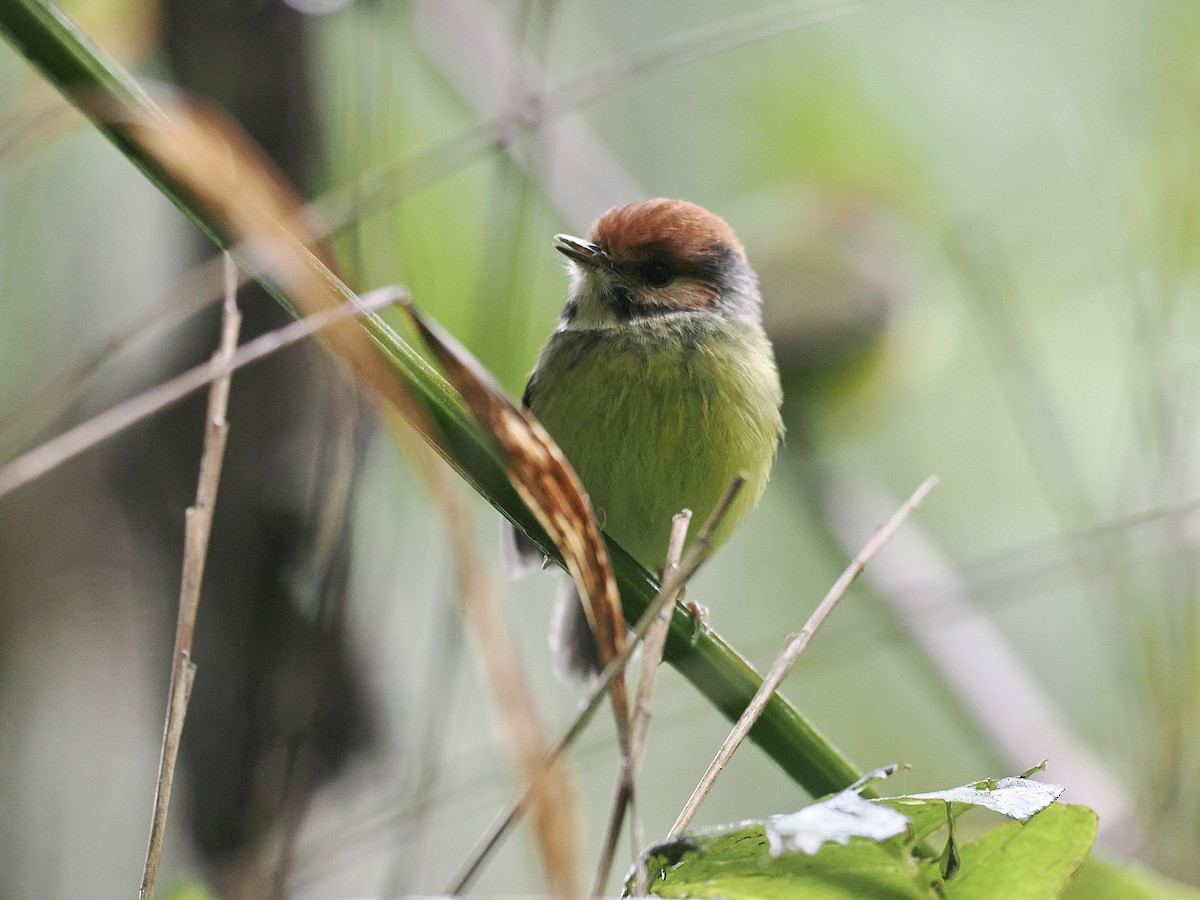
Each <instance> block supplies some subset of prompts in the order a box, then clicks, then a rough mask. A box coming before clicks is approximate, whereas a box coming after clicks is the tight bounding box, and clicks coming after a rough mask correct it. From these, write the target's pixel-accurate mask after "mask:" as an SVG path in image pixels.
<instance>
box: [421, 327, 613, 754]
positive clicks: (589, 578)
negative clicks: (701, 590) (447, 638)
mask: <svg viewBox="0 0 1200 900" xmlns="http://www.w3.org/2000/svg"><path fill="white" fill-rule="evenodd" d="M406 308H407V309H408V312H409V315H410V316H411V317H412V321H413V324H414V325H415V327H416V328H417V330H418V331H419V332H420V333H421V336H422V338H423V339H424V340H425V342H426V343H427V344H428V345H429V348H430V349H431V350H432V351H433V353H434V355H435V356H436V357H437V359H438V362H439V363H441V365H442V369H443V370H444V371H445V373H446V377H447V378H449V380H450V383H451V384H453V385H454V387H455V389H456V390H458V392H459V393H460V394H461V395H462V398H463V401H464V402H465V403H466V405H467V408H468V409H469V410H470V411H471V413H472V415H474V416H475V418H476V419H477V420H478V421H479V422H480V423H481V424H482V426H483V428H484V431H485V433H487V434H489V435H491V436H492V437H493V438H494V439H495V441H496V442H497V443H498V444H499V445H500V448H501V450H502V452H503V454H504V460H505V469H506V470H507V472H508V476H509V478H510V479H511V480H512V483H513V487H515V488H516V490H517V493H518V494H520V496H521V499H522V500H523V501H524V502H525V505H526V506H528V507H529V508H530V510H531V511H532V512H533V514H534V515H535V516H537V519H538V521H539V522H540V523H541V525H542V527H543V528H545V529H546V533H547V534H548V535H549V536H550V538H551V540H553V541H554V544H555V546H556V547H558V549H559V551H560V552H561V553H562V556H563V562H564V563H565V564H566V566H567V571H569V572H570V573H571V577H572V578H574V579H575V584H576V585H577V586H578V587H579V595H580V597H581V598H583V600H584V608H585V610H586V611H587V615H588V621H589V623H590V624H591V626H592V633H593V634H594V635H595V637H596V642H597V645H598V646H599V650H600V660H601V662H602V663H603V664H604V665H607V664H608V663H610V662H611V661H612V660H613V659H615V658H616V657H617V656H618V654H620V652H621V650H622V649H624V647H625V619H624V617H623V616H622V614H621V598H620V594H619V593H618V591H617V582H616V579H615V578H614V577H613V573H612V566H611V565H610V564H609V559H608V550H607V549H606V547H605V544H604V537H603V536H602V535H601V534H600V526H599V525H598V524H597V522H596V514H595V512H594V511H593V510H592V503H591V501H590V500H589V499H588V496H587V494H586V492H585V491H584V489H583V485H582V484H581V483H580V481H579V477H578V476H577V475H576V474H575V471H574V469H572V468H571V464H570V463H569V462H567V458H566V457H565V456H564V455H563V452H562V451H561V450H560V449H559V448H558V445H557V444H555V443H554V441H553V440H552V439H551V437H550V435H549V434H547V433H546V430H545V429H544V428H543V427H542V426H541V424H540V423H539V422H538V421H537V420H536V419H535V418H533V416H532V415H530V414H529V413H528V412H527V411H526V410H523V409H520V408H519V407H518V406H517V405H516V404H514V403H513V402H512V401H511V400H509V399H508V397H507V396H505V394H504V392H503V391H502V390H501V389H500V387H499V385H497V384H496V382H495V381H494V380H493V379H492V377H491V375H489V374H488V372H487V371H486V370H485V369H484V368H483V367H482V366H481V365H480V364H479V363H478V362H477V361H476V360H475V358H474V357H473V356H471V354H470V353H469V352H468V351H467V350H466V348H464V347H463V346H462V345H461V344H459V343H458V341H456V340H455V339H454V338H453V337H451V336H450V335H448V334H446V333H445V332H443V331H442V330H441V329H440V328H437V327H436V326H435V325H434V324H433V323H431V322H428V321H427V320H425V319H424V318H423V317H422V316H421V315H420V314H419V313H418V312H417V311H416V310H415V309H413V308H412V305H411V304H409V305H408V306H407V307H406ZM611 693H612V697H613V703H614V705H615V707H616V714H617V719H618V729H620V734H621V737H622V748H621V749H622V753H625V754H627V750H628V741H627V735H628V709H629V700H628V695H627V691H626V687H625V680H624V677H621V678H618V679H617V680H615V681H614V682H613V684H612V691H611Z"/></svg>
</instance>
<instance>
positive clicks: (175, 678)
mask: <svg viewBox="0 0 1200 900" xmlns="http://www.w3.org/2000/svg"><path fill="white" fill-rule="evenodd" d="M225 259H226V263H225V286H226V294H225V304H224V306H223V307H222V311H221V312H222V319H221V341H220V344H219V346H218V347H217V350H216V352H215V353H214V354H213V357H212V361H213V364H214V365H216V366H223V365H224V366H227V365H228V364H229V363H230V361H231V360H232V359H233V356H234V353H235V351H236V350H237V341H238V332H239V331H240V330H241V326H242V315H241V313H240V312H238V308H237V267H236V266H235V265H234V262H233V258H232V257H230V256H226V258H225ZM232 377H233V373H232V370H228V371H225V372H224V374H222V375H221V376H220V377H218V378H217V379H216V380H214V381H213V382H212V386H211V387H210V388H209V392H208V410H207V419H206V422H205V428H204V451H203V453H202V454H201V457H200V475H199V478H198V479H197V484H196V503H195V505H193V506H191V507H189V508H188V510H187V512H186V513H185V517H184V520H185V531H184V556H183V577H182V581H181V584H180V588H179V615H178V618H177V620H176V623H175V653H174V657H173V662H172V666H171V685H170V688H169V690H168V694H167V719H166V724H165V725H164V727H163V740H162V755H161V757H160V758H159V764H158V783H157V786H156V788H155V793H154V814H153V817H152V818H151V823H150V840H149V844H148V846H147V848H146V866H145V869H144V871H143V873H142V887H141V898H142V900H151V898H153V897H154V886H155V884H156V883H157V881H158V866H159V863H160V861H161V860H162V845H163V836H164V835H165V834H166V827H167V811H168V809H169V808H170V805H171V789H172V787H173V786H174V783H175V761H176V759H177V758H178V756H179V742H180V739H181V737H182V736H183V722H184V719H185V718H186V716H187V707H188V701H189V700H190V699H191V695H192V683H193V681H194V680H195V677H196V664H195V663H193V662H192V642H193V639H194V638H195V635H196V616H197V614H198V612H199V608H200V585H201V583H202V582H203V580H204V561H205V559H206V557H207V556H208V539H209V536H210V535H211V534H212V519H213V507H214V505H215V504H216V502H217V487H218V485H219V484H220V481H221V464H222V463H223V462H224V459H225V443H226V439H227V438H228V436H229V422H228V420H227V419H226V418H225V414H226V411H227V409H228V407H229V386H230V382H231V380H232Z"/></svg>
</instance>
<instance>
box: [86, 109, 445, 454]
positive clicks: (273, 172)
mask: <svg viewBox="0 0 1200 900" xmlns="http://www.w3.org/2000/svg"><path fill="white" fill-rule="evenodd" d="M158 110H159V111H158V113H156V114H145V113H140V112H137V111H134V110H131V109H107V108H105V109H98V110H93V113H94V114H96V115H98V116H101V117H103V118H105V119H107V120H108V121H111V122H113V123H114V124H115V125H118V126H119V127H120V129H121V131H122V133H123V134H124V135H125V136H126V137H127V138H128V139H129V140H131V141H133V142H135V143H136V144H138V145H139V146H140V147H141V148H142V150H143V151H145V152H146V153H147V154H148V155H150V156H152V157H153V158H154V159H155V160H156V161H157V163H158V164H159V165H160V166H161V167H162V169H163V170H164V171H166V172H167V173H169V175H170V177H171V178H172V179H173V180H174V181H175V182H176V184H177V185H178V186H179V187H180V188H181V189H182V190H183V191H184V192H186V193H187V194H189V195H190V196H191V197H192V198H194V199H195V200H196V202H197V203H198V204H199V205H200V206H202V207H203V208H204V209H205V210H206V211H207V212H208V213H209V214H210V215H211V217H212V218H213V219H215V220H216V221H219V222H220V223H222V227H223V232H224V233H223V234H222V235H221V237H222V238H224V239H225V240H227V241H231V242H235V245H234V247H233V250H232V252H233V254H234V256H235V257H238V258H239V259H240V260H241V261H242V262H243V264H244V265H246V266H247V267H248V268H249V269H250V270H251V271H254V272H257V273H259V274H260V275H264V276H266V277H267V278H268V279H269V280H270V281H272V282H274V283H275V284H277V285H279V286H280V287H281V288H282V289H283V291H284V293H285V294H286V295H287V297H288V299H290V300H291V301H292V302H293V303H294V304H295V305H296V306H297V307H298V311H299V312H301V313H303V314H312V313H315V312H320V311H323V310H326V309H329V308H330V307H334V306H338V305H340V304H342V303H347V302H352V301H353V300H354V292H353V291H351V290H350V288H348V287H347V286H346V285H345V284H343V283H342V281H341V280H340V278H339V277H338V276H337V274H336V266H335V264H334V260H333V256H332V253H331V251H330V249H329V244H328V241H327V239H326V237H325V235H327V233H328V232H327V230H326V229H324V228H323V227H321V226H320V223H319V222H317V220H316V218H315V216H314V215H313V213H312V211H311V209H310V208H309V207H308V206H306V205H305V203H304V201H303V199H302V198H301V197H300V195H299V194H297V193H296V191H295V190H294V189H293V188H292V187H291V185H290V184H288V182H287V180H286V179H285V178H284V177H283V176H282V175H281V174H280V173H279V172H278V170H277V169H276V167H275V166H274V164H272V163H271V161H270V160H269V159H267V158H266V157H265V156H264V155H263V153H262V151H261V150H259V148H258V147H257V146H256V145H255V144H254V143H253V142H252V141H251V140H250V139H249V138H248V137H246V135H245V134H244V133H243V132H242V131H241V129H240V128H239V127H238V125H237V123H236V122H234V121H233V120H231V119H230V118H229V117H228V116H226V115H225V114H224V113H222V112H220V111H219V110H217V109H215V108H213V107H210V106H206V105H204V104H202V103H198V102H194V101H187V102H183V101H171V102H165V101H159V105H158ZM323 340H324V342H325V343H326V344H328V345H329V347H330V349H331V350H333V352H334V354H335V356H337V357H338V358H339V359H341V360H342V361H343V362H345V363H346V364H347V365H349V366H350V368H351V369H352V370H353V372H354V374H355V375H356V376H357V377H358V378H359V380H360V381H362V382H363V383H364V384H365V385H366V386H367V387H368V388H370V390H371V391H372V392H373V394H375V395H376V396H377V397H378V398H380V399H382V400H384V401H386V403H387V404H389V405H390V406H392V407H394V408H395V409H397V410H398V411H399V412H400V413H401V414H402V415H403V416H404V417H405V418H406V419H408V420H409V421H410V422H411V423H412V424H413V425H414V427H416V428H417V429H418V430H419V431H420V432H421V433H422V434H423V435H424V436H425V437H426V439H427V440H429V441H430V443H432V444H433V445H434V446H435V447H437V448H439V450H442V451H443V452H446V451H445V450H444V448H443V447H442V443H443V442H442V438H441V436H440V435H439V434H438V432H437V430H436V429H435V428H433V427H431V426H430V424H429V423H428V420H427V417H426V416H425V412H424V410H423V409H422V408H421V406H420V405H419V404H418V403H417V402H416V401H415V400H414V399H413V398H412V396H411V394H410V393H409V391H408V390H407V388H406V387H405V386H404V382H403V381H402V379H401V377H400V375H399V373H398V372H397V371H396V369H395V367H394V366H392V365H391V363H389V362H388V360H387V359H386V358H385V357H384V356H383V355H382V354H381V353H380V352H379V350H378V348H377V347H375V346H374V344H373V343H372V341H371V338H370V337H369V335H368V334H367V333H366V332H365V331H364V330H363V328H361V327H360V326H359V324H358V323H356V322H353V321H350V320H349V319H347V320H344V321H340V322H337V323H335V324H334V325H331V326H330V327H329V328H328V329H326V330H325V331H324V332H323Z"/></svg>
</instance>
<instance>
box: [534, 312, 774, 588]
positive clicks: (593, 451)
mask: <svg viewBox="0 0 1200 900" xmlns="http://www.w3.org/2000/svg"><path fill="white" fill-rule="evenodd" d="M779 404H780V389H779V376H778V373H777V372H776V369H775V363H774V357H773V354H772V353H771V348H770V344H769V343H768V341H767V339H766V336H765V335H764V334H763V332H762V330H761V328H759V327H758V326H756V325H753V324H751V323H745V322H712V323H701V325H700V326H697V325H696V324H695V323H692V322H688V323H686V324H685V326H684V327H682V328H680V327H675V326H673V325H671V324H670V323H654V324H653V325H645V326H642V327H640V328H639V329H638V331H637V332H635V333H633V334H631V335H628V336H622V335H621V332H620V331H619V330H615V329H610V330H605V331H574V332H572V331H563V332H559V333H557V334H555V335H554V336H553V337H552V338H551V340H550V342H549V344H547V347H546V349H545V350H544V351H543V354H542V358H541V360H540V361H539V363H538V372H537V376H536V377H535V380H534V382H533V384H532V386H531V392H530V406H531V408H532V409H533V411H534V413H535V415H537V417H538V418H539V419H540V420H541V422H542V423H543V424H544V425H545V426H546V428H547V429H548V430H549V432H550V434H551V435H553V437H554V439H555V440H556V441H557V442H558V444H559V445H560V446H561V447H562V449H563V451H564V452H565V453H566V455H567V458H568V459H569V460H570V461H571V464H572V465H573V466H574V467H575V470H576V471H577V472H578V473H579V477H580V478H581V479H582V481H583V484H584V486H585V487H586V488H587V490H588V493H589V494H590V496H591V498H592V503H593V505H594V506H595V508H596V513H597V515H598V517H599V519H600V524H601V527H602V528H603V529H604V530H605V531H606V532H607V533H608V534H609V535H610V536H611V537H612V538H614V539H615V540H616V541H617V543H619V544H620V545H621V546H622V547H623V548H624V549H625V550H627V551H628V552H629V553H630V554H631V555H632V556H633V557H634V558H635V559H637V560H638V561H639V562H641V563H642V564H643V565H645V566H646V567H647V568H650V569H653V570H655V571H659V570H661V568H662V566H663V563H664V561H665V559H666V548H667V539H668V537H669V535H670V531H671V517H672V516H673V515H675V513H677V512H679V511H680V510H681V509H684V508H687V509H690V510H692V512H693V514H694V519H693V526H692V530H691V532H690V533H691V534H692V535H694V534H695V533H696V531H697V530H698V528H699V527H700V524H701V523H702V522H703V521H704V520H705V519H706V518H707V517H708V515H709V514H710V513H711V512H712V510H713V508H714V506H715V505H716V503H717V501H718V500H719V499H720V497H721V495H722V493H723V492H724V491H725V489H726V488H727V487H728V485H729V483H730V481H731V480H732V479H733V477H734V475H735V474H736V473H737V472H739V471H745V472H746V473H747V475H748V476H749V479H748V482H747V484H746V486H745V488H744V489H743V490H742V492H741V494H740V495H739V497H738V499H737V500H736V501H735V503H734V505H733V506H732V507H731V509H730V511H729V513H728V515H727V516H726V517H725V519H724V520H723V522H722V526H721V528H720V530H719V531H718V532H717V534H716V536H715V541H714V546H715V545H716V544H719V543H720V542H721V541H723V540H724V539H725V538H726V537H727V536H728V535H729V532H730V531H731V530H732V529H733V527H734V526H735V525H736V524H737V523H738V522H739V521H740V520H741V519H742V518H743V517H744V516H745V515H746V513H747V512H749V511H750V509H751V508H752V507H753V506H754V504H755V503H756V502H757V501H758V498H759V497H760V496H761V494H762V491H763V488H764V487H765V486H766V482H767V476H768V475H769V474H770V470H771V466H772V463H773V461H774V458H775V449H776V446H777V444H778V440H779V435H780V433H781V430H782V425H781V421H780V417H779Z"/></svg>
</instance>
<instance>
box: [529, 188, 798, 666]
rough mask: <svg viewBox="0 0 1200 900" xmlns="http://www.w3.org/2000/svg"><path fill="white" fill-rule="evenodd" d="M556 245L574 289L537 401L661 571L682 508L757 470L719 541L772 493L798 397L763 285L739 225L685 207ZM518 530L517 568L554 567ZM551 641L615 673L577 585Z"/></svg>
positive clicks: (603, 221) (643, 206)
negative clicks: (769, 324) (780, 357)
mask: <svg viewBox="0 0 1200 900" xmlns="http://www.w3.org/2000/svg"><path fill="white" fill-rule="evenodd" d="M555 249H556V250H558V252H559V253H561V254H563V255H564V256H565V257H566V258H567V260H568V263H567V268H568V271H569V274H570V278H571V283H570V289H569V291H568V294H567V302H566V306H565V307H564V308H563V312H562V315H561V317H560V318H559V321H558V326H557V327H556V328H555V330H554V333H553V334H551V335H550V338H549V340H548V341H547V342H546V345H545V346H544V347H543V348H542V351H541V354H540V356H539V357H538V361H537V365H536V367H535V368H534V371H533V374H532V375H531V376H530V379H529V384H528V385H527V386H526V388H525V394H524V396H523V398H522V402H523V404H524V405H525V406H526V407H528V408H529V409H530V410H532V411H533V413H534V415H535V416H536V417H537V418H538V419H539V420H540V421H541V423H542V424H543V425H544V426H545V428H546V430H547V431H549V433H550V435H551V436H552V437H553V438H554V440H555V441H556V442H557V443H558V445H559V446H560V447H561V448H562V450H563V452H564V453H565V454H566V456H567V459H569V460H570V461H571V465H572V466H574V468H575V471H576V472H577V473H578V475H579V478H580V480H581V481H582V482H583V485H584V487H585V488H586V489H587V492H588V494H589V496H590V497H591V500H592V505H593V506H594V508H595V510H596V515H597V518H598V519H599V522H600V526H601V528H603V529H604V531H605V532H606V533H607V534H608V535H609V536H610V537H611V538H613V539H614V540H615V541H616V542H617V543H618V544H620V545H621V547H622V548H624V549H625V550H626V551H627V552H628V553H629V554H630V555H631V556H633V558H634V559H636V560H637V561H638V562H640V563H641V564H642V565H644V566H645V567H646V568H648V569H650V570H651V571H653V572H656V573H658V574H660V575H661V573H662V570H663V567H664V565H665V563H666V554H667V542H668V539H669V536H670V532H671V520H672V517H673V516H674V515H675V514H676V513H678V512H679V511H680V510H682V509H685V508H686V509H690V510H691V511H692V512H693V514H694V516H695V519H694V521H695V522H697V523H702V522H704V521H705V520H706V519H707V518H708V516H709V514H710V513H711V512H712V510H713V508H714V507H715V506H716V504H717V502H718V501H719V500H720V498H721V495H722V494H723V493H724V492H725V489H726V488H727V487H728V486H729V484H730V482H731V481H732V480H733V478H734V476H735V475H736V474H737V473H738V472H745V473H746V474H747V476H748V479H747V483H746V484H745V486H744V487H743V489H742V491H741V493H740V494H739V495H738V498H737V499H736V501H735V502H734V503H733V505H732V506H731V507H730V509H729V510H728V512H727V513H726V515H725V517H724V519H723V521H722V523H721V526H720V527H719V528H718V529H717V531H716V533H715V534H714V535H713V542H712V546H713V547H715V546H717V545H718V544H720V543H721V542H722V541H724V540H725V538H727V537H728V536H729V533H730V531H732V529H733V528H734V526H736V525H737V524H738V522H740V521H741V520H742V519H743V518H744V517H745V516H746V514H747V513H748V512H749V511H750V510H751V508H753V506H754V505H755V504H756V503H757V502H758V499H759V497H760V496H761V495H762V492H763V489H764V487H765V486H766V483H767V477H768V475H769V474H770V472H771V467H772V465H773V463H774V460H775V452H776V448H777V447H778V445H779V442H780V439H781V437H782V433H783V423H782V420H781V418H780V404H781V402H782V393H781V391H780V386H779V372H778V370H777V368H776V365H775V356H774V353H773V351H772V349H771V344H770V342H769V341H768V339H767V336H766V333H765V332H764V331H763V327H762V313H761V305H762V300H761V297H760V296H759V290H758V278H757V276H756V275H755V274H754V270H753V269H751V268H750V264H749V263H748V262H747V261H746V254H745V251H744V250H743V249H742V245H741V244H740V243H739V242H738V239H737V237H736V236H735V235H734V233H733V230H732V229H731V228H730V227H729V225H727V224H726V223H725V221H724V220H723V219H721V218H720V217H718V216H716V215H714V214H712V213H710V212H709V211H708V210H706V209H703V208H701V207H699V206H696V205H695V204H693V203H688V202H685V201H683V200H666V199H661V198H660V199H654V200H641V201H636V202H633V203H628V204H626V205H624V206H618V207H615V208H614V209H610V210H609V211H608V212H606V213H604V214H603V215H601V216H600V218H598V219H597V220H596V221H595V223H594V224H593V225H592V228H591V231H590V233H589V235H588V238H587V240H582V239H580V238H576V237H570V236H569V235H565V234H560V235H557V236H556V237H555ZM508 533H509V534H510V535H511V537H512V538H513V539H514V540H511V541H506V550H507V552H506V557H507V559H508V562H509V567H510V568H512V569H514V570H521V569H525V568H529V567H531V566H532V565H536V564H537V563H539V562H541V561H542V555H541V553H540V551H538V550H537V549H536V547H534V545H533V544H532V542H529V541H528V540H527V539H525V538H524V536H523V535H518V534H516V533H515V532H513V531H511V529H510V530H509V532H508ZM693 533H694V532H693ZM550 643H551V646H552V647H553V648H554V651H555V655H556V657H557V661H558V665H559V668H560V670H561V671H562V673H563V674H564V676H565V677H568V678H571V679H582V678H586V677H587V676H589V675H592V674H595V673H596V672H598V671H599V657H598V655H597V650H596V644H595V641H594V639H593V638H592V634H591V630H590V629H589V627H588V623H587V618H586V616H585V614H584V612H583V607H582V605H581V603H580V600H579V597H578V594H577V593H576V592H575V590H574V586H573V585H572V584H570V583H569V582H568V584H566V585H565V586H564V590H562V591H560V594H559V599H558V601H557V604H556V608H555V614H554V618H553V620H552V623H551V635H550Z"/></svg>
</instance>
